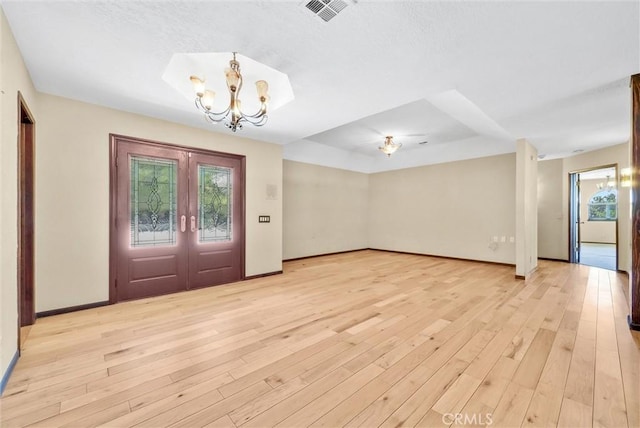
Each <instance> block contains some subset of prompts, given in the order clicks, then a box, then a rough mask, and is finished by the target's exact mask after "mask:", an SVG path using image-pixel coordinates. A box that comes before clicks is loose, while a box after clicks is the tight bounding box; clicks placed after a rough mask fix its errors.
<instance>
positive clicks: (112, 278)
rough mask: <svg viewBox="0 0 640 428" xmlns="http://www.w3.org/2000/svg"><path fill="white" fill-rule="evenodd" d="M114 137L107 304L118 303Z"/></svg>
mask: <svg viewBox="0 0 640 428" xmlns="http://www.w3.org/2000/svg"><path fill="white" fill-rule="evenodd" d="M117 153H118V151H117V149H116V136H115V135H113V134H109V303H110V304H114V303H117V302H118V289H117V287H116V278H117V276H116V265H117V263H116V260H117V256H118V247H117V244H118V234H117V233H116V206H117V205H116V200H117V198H116V186H117V173H118V172H117V169H116V157H117Z"/></svg>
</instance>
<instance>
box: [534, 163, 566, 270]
mask: <svg viewBox="0 0 640 428" xmlns="http://www.w3.org/2000/svg"><path fill="white" fill-rule="evenodd" d="M562 168H563V160H562V159H552V160H546V161H541V162H538V256H539V257H543V258H548V259H556V260H567V251H566V248H563V247H562V239H560V235H561V234H562V225H563V223H564V217H563V210H564V205H565V204H567V203H568V202H565V201H564V200H563V199H562V182H563V180H564V179H565V178H564V175H563V171H562ZM567 179H568V178H567Z"/></svg>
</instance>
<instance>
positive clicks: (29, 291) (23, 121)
mask: <svg viewBox="0 0 640 428" xmlns="http://www.w3.org/2000/svg"><path fill="white" fill-rule="evenodd" d="M35 124H36V122H35V120H34V118H33V115H32V114H31V111H30V110H29V107H28V106H27V103H26V102H25V100H24V98H23V97H22V94H21V93H20V92H18V318H19V327H24V326H28V325H31V324H33V323H34V322H35V319H36V313H35V296H34V294H35V293H34V292H35V289H34V288H35V286H34V245H35V244H34V227H35V224H34V217H35V214H34V182H35V178H34V176H35V174H34V171H35ZM18 341H20V334H18Z"/></svg>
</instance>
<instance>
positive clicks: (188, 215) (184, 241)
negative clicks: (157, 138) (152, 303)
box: [109, 135, 245, 303]
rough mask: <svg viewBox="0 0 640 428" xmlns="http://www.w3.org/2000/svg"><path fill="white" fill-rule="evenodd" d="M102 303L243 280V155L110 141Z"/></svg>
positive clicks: (127, 140) (126, 140)
mask: <svg viewBox="0 0 640 428" xmlns="http://www.w3.org/2000/svg"><path fill="white" fill-rule="evenodd" d="M111 161H112V163H111V232H110V233H111V254H110V259H111V263H110V266H111V272H110V287H109V301H110V302H111V303H115V302H118V301H123V300H131V299H140V298H145V297H151V296H158V295H162V294H169V293H175V292H179V291H185V290H191V289H195V288H200V287H208V286H212V285H218V284H226V283H230V282H235V281H240V280H242V279H244V245H245V243H244V233H245V220H244V215H245V211H244V187H245V179H244V156H238V155H230V154H225V153H217V152H211V151H206V150H198V149H192V148H187V147H181V146H174V145H169V144H161V143H155V142H150V141H144V140H139V139H134V138H129V137H122V136H115V135H114V136H112V137H111Z"/></svg>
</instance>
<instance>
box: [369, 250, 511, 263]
mask: <svg viewBox="0 0 640 428" xmlns="http://www.w3.org/2000/svg"><path fill="white" fill-rule="evenodd" d="M367 249H368V250H372V251H384V252H386V253H398V254H409V255H412V256H426V257H435V258H438V259H448V260H461V261H464V262H476V263H487V264H490V265H498V266H509V267H514V266H515V263H503V262H492V261H490V260H476V259H465V258H462V257H451V256H440V255H437V254H423V253H412V252H410V251H395V250H381V249H379V248H367Z"/></svg>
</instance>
